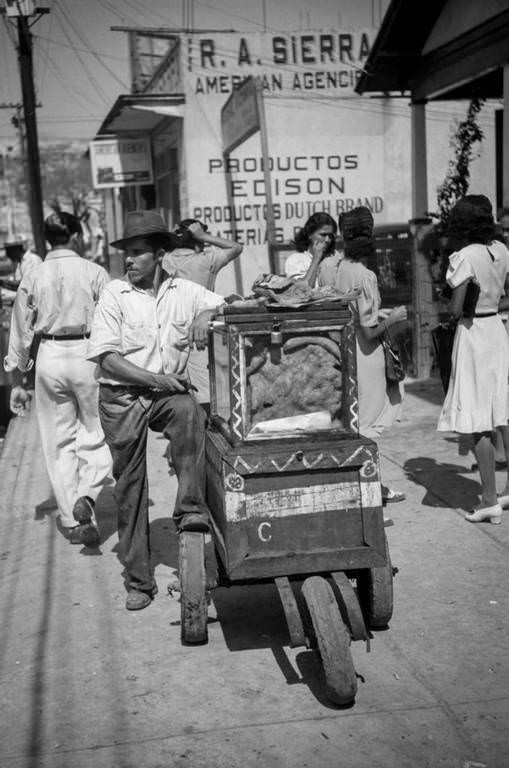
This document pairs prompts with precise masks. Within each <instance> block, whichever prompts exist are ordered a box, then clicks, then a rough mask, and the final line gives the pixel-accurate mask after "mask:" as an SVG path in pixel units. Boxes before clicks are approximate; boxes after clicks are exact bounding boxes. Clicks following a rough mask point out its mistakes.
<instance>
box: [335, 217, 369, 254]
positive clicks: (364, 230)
mask: <svg viewBox="0 0 509 768" xmlns="http://www.w3.org/2000/svg"><path fill="white" fill-rule="evenodd" d="M373 225H374V221H373V214H372V213H371V211H370V210H369V208H368V207H367V206H365V205H359V206H357V208H352V210H351V211H346V212H345V213H342V214H341V216H340V217H339V228H340V230H341V234H342V235H343V243H344V249H345V257H346V258H347V259H350V260H351V261H369V260H371V259H372V258H373V257H376V250H375V241H374V240H373Z"/></svg>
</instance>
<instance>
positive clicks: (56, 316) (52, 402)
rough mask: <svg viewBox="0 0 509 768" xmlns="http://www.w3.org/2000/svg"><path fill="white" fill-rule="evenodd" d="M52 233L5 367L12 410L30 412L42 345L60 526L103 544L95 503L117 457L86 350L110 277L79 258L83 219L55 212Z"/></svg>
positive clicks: (21, 306) (44, 430)
mask: <svg viewBox="0 0 509 768" xmlns="http://www.w3.org/2000/svg"><path fill="white" fill-rule="evenodd" d="M44 234H45V237H46V239H47V240H48V242H49V243H50V245H51V250H50V252H49V253H48V254H47V256H46V259H45V261H44V262H43V263H41V264H40V265H39V266H38V267H37V268H36V269H34V270H32V271H30V272H28V274H26V275H25V276H24V277H23V279H22V281H21V283H20V285H19V288H18V292H17V294H16V299H15V302H14V306H13V310H12V319H11V328H10V335H9V348H8V353H7V357H6V358H5V361H4V367H5V370H6V371H10V372H13V374H14V379H15V384H16V386H14V387H13V389H12V392H11V410H12V411H13V413H17V414H23V412H24V410H25V409H26V408H27V407H28V406H29V402H30V397H29V395H28V393H27V391H26V390H25V388H24V387H23V386H21V378H22V374H23V373H26V372H28V371H29V370H30V369H31V368H32V367H33V365H34V361H33V360H31V359H30V355H31V348H32V342H33V341H34V339H35V340H36V341H38V342H40V344H39V350H38V352H37V365H36V372H35V404H36V412H37V420H38V423H39V432H40V436H41V443H42V450H43V454H44V459H45V462H46V467H47V470H48V475H49V478H50V482H51V485H52V488H53V492H54V494H55V498H56V501H57V504H58V509H59V513H60V523H61V526H62V528H63V530H64V532H65V535H66V536H67V538H68V539H69V541H70V542H71V544H85V545H88V546H93V545H97V544H98V543H99V532H98V530H97V526H96V521H95V515H94V507H95V501H96V499H97V496H98V495H99V492H100V491H101V489H102V487H103V485H104V482H105V480H106V478H107V477H108V475H109V473H110V469H111V456H110V452H109V450H108V447H107V445H106V443H105V440H104V434H103V431H102V428H101V424H100V421H99V413H98V391H99V388H98V385H97V382H96V380H95V378H94V365H93V364H92V363H90V362H89V361H88V360H87V359H86V352H87V338H88V337H89V336H90V325H91V321H92V316H93V314H94V309H95V304H96V302H97V300H98V298H99V294H100V293H101V291H102V289H103V287H104V286H105V285H106V283H107V282H108V279H109V278H108V274H107V273H106V271H105V270H104V269H103V268H102V267H99V266H98V265H97V264H92V263H90V262H89V261H87V260H86V259H82V258H81V257H80V256H79V255H78V253H77V251H78V250H80V238H81V226H80V222H79V219H77V218H76V217H75V216H73V215H72V214H70V213H65V212H60V213H53V214H51V215H50V216H48V218H47V219H46V221H45V222H44Z"/></svg>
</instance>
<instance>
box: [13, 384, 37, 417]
mask: <svg viewBox="0 0 509 768" xmlns="http://www.w3.org/2000/svg"><path fill="white" fill-rule="evenodd" d="M31 403H32V393H31V392H30V391H29V390H28V389H25V387H22V386H21V385H18V386H15V387H13V388H12V389H11V395H10V401H9V407H10V409H11V413H13V414H14V415H15V416H25V415H26V414H27V413H28V412H29V411H30V406H31Z"/></svg>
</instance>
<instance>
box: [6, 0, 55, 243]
mask: <svg viewBox="0 0 509 768" xmlns="http://www.w3.org/2000/svg"><path fill="white" fill-rule="evenodd" d="M4 12H5V13H6V15H7V18H8V19H10V20H13V19H15V20H16V26H17V31H18V60H19V70H20V77H21V94H22V98H23V115H24V121H25V131H26V159H27V163H26V170H27V177H28V186H29V190H30V219H31V222H32V233H33V237H34V243H35V249H36V251H37V253H38V254H39V255H40V256H41V257H42V258H44V256H45V254H46V240H45V238H44V231H43V226H44V214H43V207H42V188H41V165H40V158H39V140H38V137H37V119H36V115H35V110H36V99H35V87H34V68H33V51H32V33H31V32H30V27H31V26H32V25H33V24H35V22H36V21H38V20H39V19H40V18H41V16H42V15H43V14H45V13H49V8H36V7H34V4H33V2H32V1H31V0H6V8H5V11H4ZM31 18H33V21H32V22H31V23H29V19H31Z"/></svg>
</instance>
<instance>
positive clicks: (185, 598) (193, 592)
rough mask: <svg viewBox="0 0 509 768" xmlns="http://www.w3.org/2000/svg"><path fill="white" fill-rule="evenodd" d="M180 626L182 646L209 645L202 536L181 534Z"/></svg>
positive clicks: (190, 533) (188, 533)
mask: <svg viewBox="0 0 509 768" xmlns="http://www.w3.org/2000/svg"><path fill="white" fill-rule="evenodd" d="M179 576H180V626H181V638H182V642H183V643H193V644H196V643H206V642H207V639H208V638H207V600H206V595H205V589H206V587H205V583H206V574H205V552H204V536H203V533H194V532H191V531H187V532H183V533H181V534H180V535H179Z"/></svg>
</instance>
